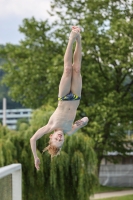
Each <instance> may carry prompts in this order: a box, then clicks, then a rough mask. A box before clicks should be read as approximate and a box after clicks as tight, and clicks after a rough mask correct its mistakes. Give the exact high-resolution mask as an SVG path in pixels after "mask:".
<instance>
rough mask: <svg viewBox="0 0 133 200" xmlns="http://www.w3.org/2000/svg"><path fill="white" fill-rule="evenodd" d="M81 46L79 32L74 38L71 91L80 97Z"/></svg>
mask: <svg viewBox="0 0 133 200" xmlns="http://www.w3.org/2000/svg"><path fill="white" fill-rule="evenodd" d="M81 50H82V46H81V37H80V34H79V35H78V37H77V38H76V47H75V51H74V55H73V65H72V66H73V73H72V85H71V91H72V93H73V94H76V95H78V96H80V97H81V90H82V77H81V73H80V70H81V60H82V52H81Z"/></svg>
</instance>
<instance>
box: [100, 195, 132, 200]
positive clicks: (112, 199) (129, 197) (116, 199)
mask: <svg viewBox="0 0 133 200" xmlns="http://www.w3.org/2000/svg"><path fill="white" fill-rule="evenodd" d="M99 200H133V195H127V196H123V197H110V198H107V199H99Z"/></svg>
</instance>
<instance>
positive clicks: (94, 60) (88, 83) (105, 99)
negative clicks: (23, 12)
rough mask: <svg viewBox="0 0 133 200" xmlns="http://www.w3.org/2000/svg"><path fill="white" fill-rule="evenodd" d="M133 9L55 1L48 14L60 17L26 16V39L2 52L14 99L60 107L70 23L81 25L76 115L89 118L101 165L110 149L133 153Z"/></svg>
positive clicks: (110, 1)
mask: <svg viewBox="0 0 133 200" xmlns="http://www.w3.org/2000/svg"><path fill="white" fill-rule="evenodd" d="M132 8H133V3H132V2H129V1H128V0H125V1H121V0H116V1H114V0H103V1H99V0H93V1H92V0H90V1H88V0H84V1H77V0H74V1H73V2H71V1H70V0H66V1H65V0H59V1H56V0H53V1H52V3H51V11H50V12H49V13H50V15H51V17H52V16H55V14H56V15H58V21H54V23H53V24H50V23H49V21H48V20H46V21H36V20H35V19H34V18H31V19H24V20H23V24H22V25H21V26H20V28H19V31H20V32H21V33H23V34H24V35H25V39H24V40H23V41H21V42H20V44H19V45H17V46H16V45H12V44H7V45H6V46H5V48H4V49H1V50H0V56H1V57H2V58H5V59H6V60H7V62H6V63H5V64H4V65H3V67H2V69H3V70H4V71H5V76H4V80H3V81H4V83H5V84H6V85H7V86H8V87H10V94H11V96H12V98H13V99H15V100H16V101H19V102H21V103H22V104H23V105H24V106H27V107H31V108H35V109H36V108H39V107H40V106H41V105H46V104H47V105H51V104H52V105H53V107H54V108H55V107H56V105H57V101H56V99H57V95H58V84H59V81H60V77H61V74H62V70H63V55H64V52H65V48H66V44H67V41H68V36H69V32H70V27H71V25H80V26H81V27H82V46H83V48H82V51H83V58H82V77H83V91H82V101H81V104H80V107H79V110H78V113H77V119H79V118H81V117H83V116H85V115H86V116H88V117H89V125H88V126H87V127H86V128H85V129H84V134H85V135H87V137H89V138H91V139H92V140H93V141H94V146H93V148H94V151H95V153H96V156H97V159H98V163H97V169H99V166H100V162H101V160H102V158H104V157H105V156H106V153H107V152H112V151H117V152H118V153H122V155H123V156H126V152H130V151H132V149H129V148H127V147H128V144H129V143H131V144H132V141H131V140H129V141H127V137H126V131H127V130H129V129H130V130H133V128H132V126H133V124H132V119H133V64H132V63H133V54H132V51H133V39H132V38H133V32H132V28H133V18H132V13H133V10H132ZM75 137H76V136H75ZM73 145H75V142H73ZM68 146H69V143H68ZM86 159H87V160H89V159H90V157H86ZM86 170H87V168H86ZM82 199H83V198H82Z"/></svg>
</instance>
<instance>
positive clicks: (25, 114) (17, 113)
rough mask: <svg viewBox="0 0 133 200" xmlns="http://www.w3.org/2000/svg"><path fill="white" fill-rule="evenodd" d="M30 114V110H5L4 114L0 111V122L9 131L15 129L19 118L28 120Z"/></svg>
mask: <svg viewBox="0 0 133 200" xmlns="http://www.w3.org/2000/svg"><path fill="white" fill-rule="evenodd" d="M31 114H32V109H23V108H22V109H6V110H5V113H4V111H3V110H0V121H2V123H3V120H4V123H3V124H4V125H6V126H7V127H8V128H9V129H16V124H17V120H18V119H21V118H26V119H28V120H29V119H30V118H31Z"/></svg>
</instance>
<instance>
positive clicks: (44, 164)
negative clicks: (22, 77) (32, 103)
mask: <svg viewBox="0 0 133 200" xmlns="http://www.w3.org/2000/svg"><path fill="white" fill-rule="evenodd" d="M53 109H54V108H53V107H51V106H48V105H46V106H43V107H42V108H41V109H37V110H36V111H35V112H34V114H33V117H32V120H31V122H30V125H29V127H25V126H23V128H22V127H21V129H20V130H19V131H17V132H15V131H9V130H8V129H6V128H4V127H2V126H1V127H0V136H1V137H0V138H1V139H0V152H1V158H0V167H2V166H4V165H7V164H11V163H14V162H19V163H22V173H23V176H22V177H23V199H25V200H36V199H38V200H42V199H45V200H55V199H58V200H68V199H70V200H73V199H74V198H75V199H77V200H80V199H83V200H86V199H89V196H90V195H91V194H92V193H93V190H94V187H95V185H96V184H97V178H96V176H95V171H96V162H97V160H96V155H95V153H94V150H93V141H92V139H91V138H89V136H88V135H87V134H83V133H82V132H79V133H77V134H75V135H73V136H71V137H69V136H66V137H65V144H64V146H63V148H62V150H61V154H60V156H57V157H54V158H53V160H52V161H51V158H50V155H48V153H45V154H43V155H42V150H43V148H44V147H45V146H47V143H48V136H46V135H45V136H44V138H42V139H40V140H39V141H38V142H37V147H38V155H39V158H40V160H41V168H40V171H39V172H37V171H36V169H35V167H34V160H33V155H32V151H31V149H30V145H29V140H30V137H31V136H32V135H33V134H34V132H35V131H36V130H37V129H38V128H39V127H41V126H43V125H44V124H46V123H47V120H48V118H49V116H50V115H51V113H52V112H53Z"/></svg>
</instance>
